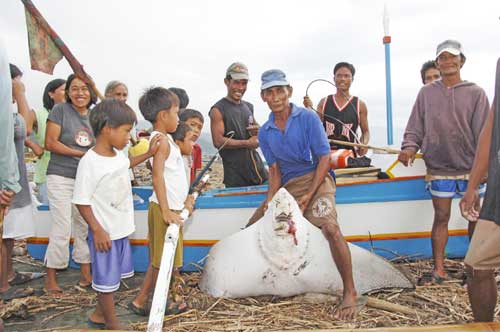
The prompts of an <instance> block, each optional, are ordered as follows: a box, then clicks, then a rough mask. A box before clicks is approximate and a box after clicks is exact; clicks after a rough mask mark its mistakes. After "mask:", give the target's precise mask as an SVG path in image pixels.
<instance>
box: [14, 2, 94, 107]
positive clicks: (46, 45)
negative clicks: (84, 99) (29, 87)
mask: <svg viewBox="0 0 500 332" xmlns="http://www.w3.org/2000/svg"><path fill="white" fill-rule="evenodd" d="M21 1H22V2H23V4H24V8H25V12H26V25H27V28H28V44H29V49H30V59H31V68H32V69H35V70H39V71H41V72H44V73H47V74H52V72H53V70H54V67H55V65H56V64H57V63H58V62H59V60H61V58H62V57H63V56H64V57H65V58H66V60H68V63H69V65H70V66H71V69H73V72H74V73H75V75H76V76H78V77H79V78H80V79H82V80H83V81H85V82H86V83H88V84H90V86H91V87H92V90H94V92H95V93H96V94H97V96H98V97H99V98H100V99H101V100H102V99H104V97H103V96H102V95H101V93H100V92H99V91H98V90H97V88H96V86H95V83H94V81H93V80H92V78H90V76H89V75H88V74H87V73H86V72H85V70H83V66H82V65H81V64H80V63H79V62H78V60H77V59H76V58H75V56H74V55H73V54H72V53H71V51H70V50H69V49H68V47H67V46H66V44H64V42H63V41H62V39H61V38H60V37H59V36H58V35H57V33H56V32H55V31H54V30H53V29H52V28H51V27H50V25H49V24H48V23H47V21H46V20H45V19H44V18H43V16H42V14H40V12H39V11H38V9H36V7H35V5H34V4H33V3H32V2H31V0H21Z"/></svg>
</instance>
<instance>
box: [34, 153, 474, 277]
mask: <svg viewBox="0 0 500 332" xmlns="http://www.w3.org/2000/svg"><path fill="white" fill-rule="evenodd" d="M373 164H374V165H376V166H377V167H379V168H381V169H382V170H385V171H386V173H387V174H388V175H389V176H390V178H389V179H384V180H381V179H377V178H376V177H374V176H372V175H370V173H365V174H359V173H358V174H357V175H356V176H354V177H351V178H345V177H344V175H345V174H342V173H343V172H344V173H345V172H349V171H348V170H347V171H340V172H337V175H338V181H337V182H338V186H337V196H336V200H337V211H338V215H339V223H340V226H341V229H342V232H343V234H344V236H345V238H346V239H347V241H350V242H352V243H354V244H356V245H359V246H361V247H363V248H367V249H369V250H373V251H374V252H375V253H377V254H380V255H382V256H384V257H385V258H388V259H394V258H401V257H404V258H409V259H416V258H429V257H431V256H432V251H431V240H430V235H431V234H430V230H431V228H432V220H433V215H434V212H433V207H432V201H431V197H430V194H429V193H428V191H427V190H426V183H425V181H424V175H425V166H424V164H423V161H422V160H421V159H417V160H416V162H415V164H414V166H413V167H411V168H406V167H404V166H402V165H401V164H400V163H399V162H397V161H396V157H395V156H394V155H384V154H380V155H374V156H373ZM346 179H347V180H346ZM353 179H354V180H356V181H353ZM151 190H152V189H151V187H134V188H133V192H134V194H135V199H134V204H135V220H136V231H135V233H134V234H132V236H131V237H130V239H131V243H132V245H133V254H134V263H135V269H136V271H144V270H145V269H146V267H147V265H148V247H147V245H148V240H147V210H148V198H149V196H150V195H151V192H152V191H151ZM266 191H267V186H254V187H241V188H230V189H215V190H211V191H208V192H205V193H203V195H201V196H200V197H199V198H198V200H197V202H196V210H195V211H194V213H193V215H192V216H191V217H190V219H189V220H188V221H187V222H186V224H185V229H184V263H185V265H184V267H183V269H184V270H185V271H192V270H196V269H198V268H199V266H202V265H203V260H204V258H205V257H206V255H207V253H208V250H209V249H210V247H211V246H212V245H213V244H214V243H216V242H217V241H218V240H220V239H222V238H223V237H225V236H227V235H230V234H232V233H234V232H238V231H239V230H240V229H242V228H243V227H245V225H246V223H247V221H248V219H249V217H250V216H251V215H252V213H253V211H254V209H255V208H256V207H257V206H258V205H259V204H260V202H261V201H262V200H263V199H264V198H265V194H266ZM458 201H459V197H458V196H457V197H455V198H454V199H453V204H452V214H451V219H450V224H449V235H450V239H449V241H448V246H447V249H446V254H447V256H448V257H451V258H459V257H463V256H464V255H465V253H466V250H467V247H468V243H469V240H468V237H467V222H466V220H465V219H463V218H462V217H461V216H460V212H459V208H458ZM50 219H51V218H50V213H49V211H48V206H44V205H42V206H40V207H38V210H37V212H36V237H34V238H31V239H29V241H28V251H29V253H30V254H31V255H32V256H33V257H35V258H37V259H43V257H44V254H45V250H46V247H47V243H48V234H49V231H50Z"/></svg>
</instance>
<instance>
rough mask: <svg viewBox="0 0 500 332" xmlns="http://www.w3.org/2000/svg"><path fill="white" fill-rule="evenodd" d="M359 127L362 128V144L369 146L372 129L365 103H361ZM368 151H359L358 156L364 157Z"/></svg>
mask: <svg viewBox="0 0 500 332" xmlns="http://www.w3.org/2000/svg"><path fill="white" fill-rule="evenodd" d="M359 127H360V128H361V143H362V144H366V145H367V144H368V142H369V141H370V129H369V127H368V109H367V107H366V104H365V102H364V101H362V100H360V101H359ZM366 152H368V150H367V149H359V150H358V154H359V155H360V156H363V155H365V154H366Z"/></svg>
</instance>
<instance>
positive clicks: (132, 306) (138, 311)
mask: <svg viewBox="0 0 500 332" xmlns="http://www.w3.org/2000/svg"><path fill="white" fill-rule="evenodd" d="M127 308H128V309H129V310H130V311H132V312H133V313H134V314H136V315H138V316H144V317H147V316H149V308H144V307H143V308H141V307H138V306H136V305H135V304H134V302H133V301H130V302H129V304H128V305H127Z"/></svg>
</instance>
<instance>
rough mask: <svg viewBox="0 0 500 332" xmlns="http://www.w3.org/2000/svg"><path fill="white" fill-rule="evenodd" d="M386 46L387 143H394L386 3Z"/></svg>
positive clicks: (389, 42)
mask: <svg viewBox="0 0 500 332" xmlns="http://www.w3.org/2000/svg"><path fill="white" fill-rule="evenodd" d="M383 25H384V39H383V42H384V46H385V103H386V109H387V144H388V145H392V144H393V133H392V88H391V36H390V34H389V12H388V10H387V5H384V18H383Z"/></svg>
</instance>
